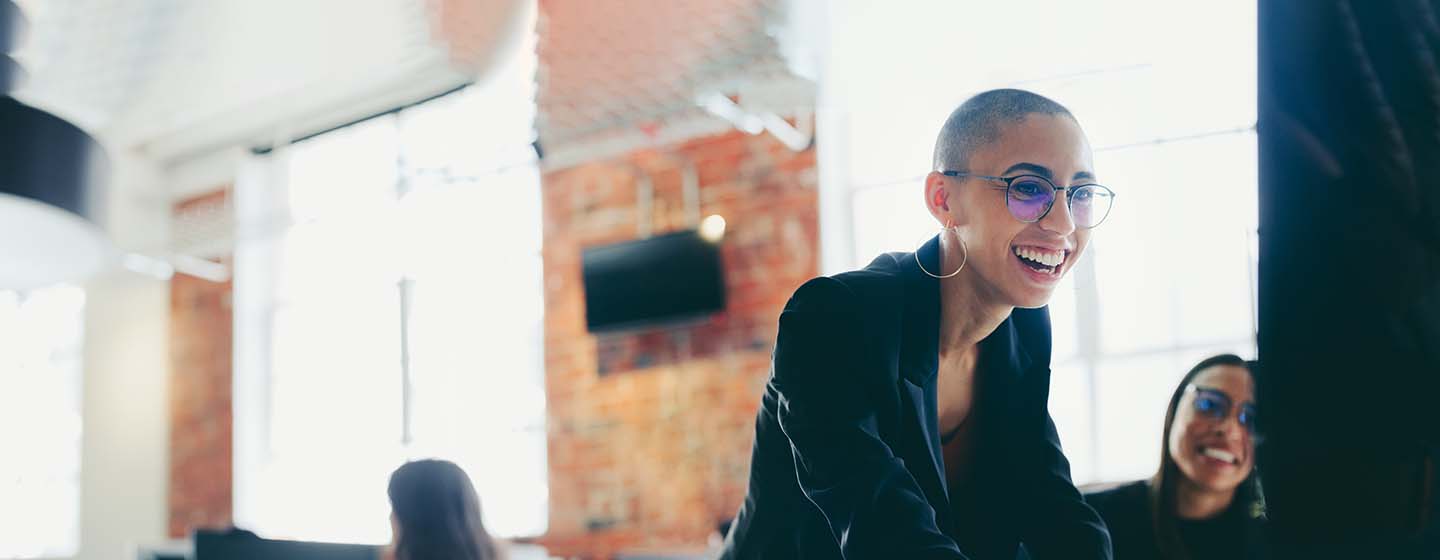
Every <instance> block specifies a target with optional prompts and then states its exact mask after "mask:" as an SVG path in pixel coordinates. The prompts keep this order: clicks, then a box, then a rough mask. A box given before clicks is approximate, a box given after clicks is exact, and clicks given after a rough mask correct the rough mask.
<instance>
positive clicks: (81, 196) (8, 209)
mask: <svg viewBox="0 0 1440 560" xmlns="http://www.w3.org/2000/svg"><path fill="white" fill-rule="evenodd" d="M25 28H26V26H25V19H24V17H23V16H22V14H21V13H20V9H19V8H18V7H16V5H15V3H14V2H12V1H11V0H0V289H20V290H24V289H29V288H38V287H42V286H46V285H49V284H54V283H58V282H65V281H78V280H83V279H84V278H85V277H86V276H89V275H90V274H92V273H94V272H95V271H96V270H98V269H99V268H100V266H101V265H102V264H103V263H104V260H105V258H106V257H107V255H108V251H109V244H108V243H107V242H106V240H105V236H104V234H103V233H102V232H101V231H100V229H99V228H98V227H96V226H95V224H94V223H93V222H92V219H93V218H94V216H95V215H96V214H98V210H99V207H98V206H99V205H98V204H97V202H98V201H99V198H98V196H99V193H100V190H101V179H102V178H103V177H104V176H105V173H106V162H105V155H104V153H103V152H102V151H101V149H100V145H99V144H98V143H96V142H95V140H94V139H92V138H91V137H90V135H88V134H86V133H85V131H83V130H80V129H79V128H77V127H75V126H74V125H72V124H70V123H68V122H66V121H65V120H64V119H61V118H59V117H56V116H55V115H52V114H50V113H47V112H45V111H42V110H40V109H36V108H34V107H31V106H29V105H26V104H24V103H21V102H20V101H18V100H16V99H15V98H13V97H11V96H10V94H11V92H13V91H14V90H15V89H16V88H17V87H18V86H19V83H20V81H21V80H22V79H23V77H24V71H23V69H21V67H20V65H19V64H18V63H17V62H16V61H15V59H13V58H11V57H10V53H13V52H14V51H15V50H16V48H18V46H19V43H20V42H21V39H22V37H23V36H24V31H25Z"/></svg>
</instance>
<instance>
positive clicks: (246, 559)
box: [195, 531, 379, 560]
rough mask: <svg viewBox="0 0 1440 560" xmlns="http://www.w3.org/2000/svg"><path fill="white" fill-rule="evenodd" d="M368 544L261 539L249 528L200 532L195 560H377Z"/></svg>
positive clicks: (377, 550) (196, 536)
mask: <svg viewBox="0 0 1440 560" xmlns="http://www.w3.org/2000/svg"><path fill="white" fill-rule="evenodd" d="M378 557H379V549H378V548H377V547H374V546H369V545H359V544H335V543H319V542H303V541H281V540H271V539H262V538H260V537H257V536H255V534H254V533H250V532H248V531H197V532H196V533H195V560H376V558H378Z"/></svg>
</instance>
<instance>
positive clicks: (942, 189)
mask: <svg viewBox="0 0 1440 560" xmlns="http://www.w3.org/2000/svg"><path fill="white" fill-rule="evenodd" d="M932 170H933V171H932V172H930V173H929V174H927V175H926V176H925V177H924V179H923V181H919V182H918V183H919V184H916V185H913V187H919V188H915V189H914V191H912V192H914V193H915V194H923V199H924V204H925V208H926V210H927V211H928V212H929V214H930V216H929V218H930V219H929V220H927V222H929V223H930V224H935V225H939V226H941V233H940V234H939V235H937V236H935V237H934V238H933V239H931V240H930V241H929V242H927V243H925V244H924V245H923V246H921V247H920V248H919V249H918V250H916V251H914V252H910V253H890V254H884V255H880V256H879V257H878V258H876V259H875V261H874V262H873V263H871V264H870V266H868V267H866V268H864V269H862V270H857V271H852V272H847V273H842V274H837V275H835V276H830V277H823V278H817V279H814V280H812V281H810V282H807V283H806V284H805V285H803V286H801V287H800V289H799V290H797V291H796V292H795V295H794V296H793V297H792V298H791V299H790V302H789V303H788V304H786V306H785V310H784V311H783V312H782V314H781V316H780V329H779V336H778V338H777V341H776V347H775V353H774V362H773V370H772V372H773V373H772V375H771V378H770V381H769V383H768V384H767V385H766V389H765V393H764V395H763V396H762V399H761V409H760V412H759V417H758V418H757V420H756V432H755V445H754V450H753V455H752V459H751V471H750V488H749V491H748V495H747V497H746V499H745V502H744V503H743V504H742V505H741V508H740V511H739V514H738V515H737V517H736V519H735V523H734V525H733V526H732V528H731V531H730V534H729V535H728V537H727V541H726V549H725V553H724V555H723V556H722V558H735V559H741V558H745V559H750V558H815V559H829V558H834V559H839V558H954V559H964V558H1014V557H1015V556H1016V553H1017V550H1018V549H1019V546H1020V545H1021V544H1022V543H1023V544H1024V546H1025V549H1026V550H1027V551H1028V552H1029V553H1030V555H1031V556H1032V557H1034V558H1085V559H1101V558H1104V559H1108V558H1110V543H1109V536H1108V534H1107V533H1106V532H1105V528H1104V526H1103V524H1102V523H1101V521H1100V519H1099V517H1098V516H1097V515H1096V514H1095V512H1094V511H1093V510H1091V509H1090V508H1089V507H1088V506H1086V505H1085V503H1084V501H1083V500H1082V499H1081V497H1080V494H1079V492H1077V491H1076V490H1075V487H1074V485H1073V484H1072V483H1071V480H1070V466H1069V463H1068V461H1067V460H1066V459H1065V456H1064V454H1063V453H1062V452H1061V450H1060V443H1059V438H1058V436H1057V435H1056V432H1055V426H1054V423H1053V422H1052V421H1051V420H1050V416H1049V413H1048V411H1047V408H1046V395H1047V394H1048V392H1049V383H1050V350H1051V349H1050V317H1049V312H1048V310H1047V309H1045V306H1046V304H1047V303H1048V302H1049V300H1050V297H1051V295H1052V294H1053V292H1054V290H1055V286H1056V285H1057V284H1058V283H1059V282H1060V279H1061V278H1062V277H1063V276H1064V275H1065V274H1066V273H1067V272H1068V271H1069V270H1070V269H1071V268H1072V266H1073V263H1074V262H1075V261H1076V260H1077V259H1078V258H1079V257H1080V256H1081V255H1082V254H1083V253H1084V251H1085V248H1086V246H1087V245H1088V244H1089V242H1090V238H1091V235H1092V233H1093V231H1092V228H1093V227H1094V226H1096V225H1098V224H1099V223H1100V220H1102V219H1104V213H1106V212H1108V197H1106V198H1104V199H1103V200H1104V201H1105V204H1106V206H1105V208H1103V210H1104V211H1105V212H1101V211H1100V210H1102V209H1100V208H1097V207H1096V201H1097V199H1098V198H1100V197H1097V196H1096V193H1101V194H1103V195H1108V194H1109V190H1108V189H1105V188H1104V187H1101V186H1099V185H1096V184H1095V183H1094V178H1095V171H1094V166H1093V164H1092V162H1091V155H1090V143H1089V141H1088V140H1087V139H1086V137H1085V133H1084V132H1083V131H1082V130H1081V128H1080V124H1079V123H1078V122H1077V121H1076V119H1075V117H1074V116H1073V115H1071V114H1070V111H1069V110H1067V109H1065V108H1064V107H1062V106H1061V105H1060V104H1058V103H1056V102H1054V101H1051V100H1050V99H1047V98H1045V97H1042V96H1040V95H1037V94H1034V93H1031V92H1028V91H1023V90H1017V89H999V90H992V91H987V92H983V93H980V94H978V95H975V96H974V97H972V98H970V99H969V100H967V101H966V102H965V103H963V104H961V105H960V107H958V108H957V109H955V110H954V112H952V113H951V115H950V117H949V118H948V119H946V121H945V123H944V125H943V127H942V128H941V131H940V134H939V136H938V138H937V139H936V141H935V150H934V162H933V167H932ZM987 174H988V175H987ZM1057 183H1060V184H1058V185H1057ZM1062 192H1063V193H1065V194H1066V195H1067V196H1065V197H1064V198H1063V201H1062V200H1059V199H1060V198H1061V197H1060V196H1059V195H1060V193H1062ZM912 196H913V194H912ZM911 200H914V199H913V198H912V199H911ZM915 202H919V201H915Z"/></svg>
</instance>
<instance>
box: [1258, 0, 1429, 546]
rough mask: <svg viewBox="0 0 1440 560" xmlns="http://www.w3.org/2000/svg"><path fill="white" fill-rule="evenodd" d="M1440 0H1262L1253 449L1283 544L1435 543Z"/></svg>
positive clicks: (1278, 538)
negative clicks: (1259, 430)
mask: <svg viewBox="0 0 1440 560" xmlns="http://www.w3.org/2000/svg"><path fill="white" fill-rule="evenodd" d="M1437 12H1440V0H1351V1H1344V0H1260V12H1259V32H1260V35H1259V49H1260V60H1259V62H1260V64H1259V74H1260V75H1259V92H1260V100H1259V102H1260V112H1259V116H1260V117H1259V118H1260V122H1259V136H1260V139H1259V146H1260V333H1259V346H1260V361H1261V363H1263V364H1264V372H1263V374H1262V375H1261V376H1260V377H1259V395H1258V400H1259V402H1262V403H1265V404H1264V410H1263V411H1262V413H1261V417H1262V421H1261V425H1262V427H1263V429H1264V431H1265V433H1266V435H1267V440H1266V444H1265V445H1264V446H1263V447H1262V449H1261V450H1260V453H1259V460H1260V473H1261V478H1262V480H1263V483H1264V488H1265V493H1266V498H1267V501H1268V513H1269V518H1270V525H1271V527H1272V530H1273V534H1272V535H1271V538H1272V540H1273V542H1274V544H1275V545H1276V547H1275V550H1276V552H1277V553H1279V554H1280V556H1281V557H1284V558H1302V557H1303V558H1335V557H1344V558H1440V534H1437V533H1440V529H1437V519H1436V511H1437V509H1440V507H1437V505H1436V502H1437V501H1440V500H1437V499H1436V491H1435V488H1436V486H1437V482H1440V475H1437V472H1436V464H1435V461H1436V458H1437V456H1440V452H1437V448H1440V62H1437V59H1440V25H1437Z"/></svg>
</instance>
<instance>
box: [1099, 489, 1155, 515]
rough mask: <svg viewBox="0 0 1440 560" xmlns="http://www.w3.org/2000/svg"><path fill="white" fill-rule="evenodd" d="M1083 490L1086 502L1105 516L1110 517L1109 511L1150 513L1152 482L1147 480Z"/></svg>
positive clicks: (1115, 512)
mask: <svg viewBox="0 0 1440 560" xmlns="http://www.w3.org/2000/svg"><path fill="white" fill-rule="evenodd" d="M1082 492H1083V493H1084V494H1085V503H1088V504H1090V507H1093V508H1095V511H1097V512H1099V513H1100V515H1101V516H1103V517H1110V515H1107V513H1110V514H1122V515H1123V514H1138V515H1148V511H1149V509H1150V482H1149V481H1147V480H1137V481H1134V482H1127V483H1123V484H1118V485H1107V486H1102V487H1098V488H1089V489H1083V490H1082Z"/></svg>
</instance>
